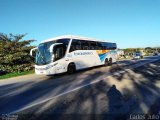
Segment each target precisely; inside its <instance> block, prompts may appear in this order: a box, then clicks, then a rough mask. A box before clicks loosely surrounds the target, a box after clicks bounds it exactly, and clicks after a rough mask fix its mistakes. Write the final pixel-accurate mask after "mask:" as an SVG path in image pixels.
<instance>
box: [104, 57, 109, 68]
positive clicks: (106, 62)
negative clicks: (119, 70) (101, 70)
mask: <svg viewBox="0 0 160 120" xmlns="http://www.w3.org/2000/svg"><path fill="white" fill-rule="evenodd" d="M108 64H109V61H108V58H106V59H105V62H104V65H105V66H108Z"/></svg>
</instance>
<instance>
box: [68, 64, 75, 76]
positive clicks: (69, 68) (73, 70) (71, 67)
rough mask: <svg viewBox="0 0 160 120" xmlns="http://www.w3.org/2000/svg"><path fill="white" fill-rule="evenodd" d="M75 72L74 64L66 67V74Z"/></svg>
mask: <svg viewBox="0 0 160 120" xmlns="http://www.w3.org/2000/svg"><path fill="white" fill-rule="evenodd" d="M75 71H76V66H75V64H74V63H70V64H69V65H68V69H67V73H68V74H73V73H74V72H75Z"/></svg>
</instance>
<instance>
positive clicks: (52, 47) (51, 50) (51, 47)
mask: <svg viewBox="0 0 160 120" xmlns="http://www.w3.org/2000/svg"><path fill="white" fill-rule="evenodd" d="M61 44H63V43H54V44H52V45H51V46H50V48H49V52H50V53H53V49H54V46H56V45H61Z"/></svg>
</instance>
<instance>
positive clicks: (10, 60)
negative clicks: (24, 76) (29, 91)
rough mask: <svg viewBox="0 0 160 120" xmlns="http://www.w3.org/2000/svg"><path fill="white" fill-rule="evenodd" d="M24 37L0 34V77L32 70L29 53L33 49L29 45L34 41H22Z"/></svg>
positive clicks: (31, 59)
mask: <svg viewBox="0 0 160 120" xmlns="http://www.w3.org/2000/svg"><path fill="white" fill-rule="evenodd" d="M25 35H26V34H22V35H13V34H9V35H6V34H3V33H0V75H2V74H6V73H15V72H17V73H20V72H24V71H30V70H32V69H33V66H32V63H33V58H32V57H30V55H29V52H30V49H31V48H33V46H30V43H31V42H33V41H35V40H23V37H24V36H25Z"/></svg>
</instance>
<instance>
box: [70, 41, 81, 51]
mask: <svg viewBox="0 0 160 120" xmlns="http://www.w3.org/2000/svg"><path fill="white" fill-rule="evenodd" d="M75 50H81V40H72V44H71V47H70V52H72V51H75Z"/></svg>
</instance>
